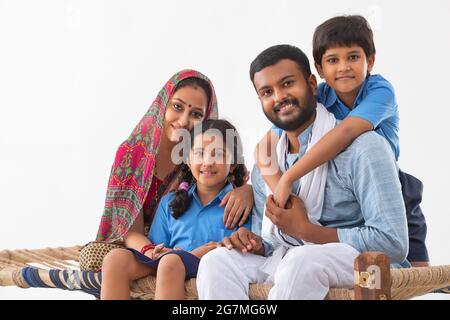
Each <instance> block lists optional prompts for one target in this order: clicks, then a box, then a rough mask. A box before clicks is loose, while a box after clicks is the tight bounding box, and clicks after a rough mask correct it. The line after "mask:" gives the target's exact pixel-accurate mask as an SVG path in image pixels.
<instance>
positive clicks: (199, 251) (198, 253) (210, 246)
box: [191, 241, 223, 259]
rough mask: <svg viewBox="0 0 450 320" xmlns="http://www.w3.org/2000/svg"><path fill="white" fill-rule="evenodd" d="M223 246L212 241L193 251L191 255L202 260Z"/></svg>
mask: <svg viewBox="0 0 450 320" xmlns="http://www.w3.org/2000/svg"><path fill="white" fill-rule="evenodd" d="M222 246H223V244H222V242H215V241H210V242H208V243H206V244H204V245H202V246H200V247H198V248H195V249H194V250H192V251H191V253H192V254H193V255H194V256H196V257H197V258H199V259H201V258H202V257H203V256H204V255H205V254H207V253H208V252H210V251H211V250H214V249H215V248H218V247H222Z"/></svg>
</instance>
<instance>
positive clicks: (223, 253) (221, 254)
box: [198, 247, 234, 274]
mask: <svg viewBox="0 0 450 320" xmlns="http://www.w3.org/2000/svg"><path fill="white" fill-rule="evenodd" d="M233 251H234V250H228V249H227V248H224V247H221V248H217V249H214V250H212V251H210V252H208V253H207V254H206V255H204V256H203V257H202V259H201V260H200V265H199V269H198V273H199V274H200V273H201V271H202V270H211V271H215V270H220V269H222V267H223V266H225V265H226V264H227V263H228V262H229V261H230V259H233V258H232V255H233Z"/></svg>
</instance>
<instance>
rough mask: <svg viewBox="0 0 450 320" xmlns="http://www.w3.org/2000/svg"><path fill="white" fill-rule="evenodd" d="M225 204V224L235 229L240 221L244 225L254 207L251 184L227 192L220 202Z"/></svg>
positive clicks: (228, 227) (240, 224) (221, 204)
mask: <svg viewBox="0 0 450 320" xmlns="http://www.w3.org/2000/svg"><path fill="white" fill-rule="evenodd" d="M225 204H227V205H226V207H225V213H224V215H223V224H224V225H225V227H226V228H227V229H233V228H234V227H235V226H236V225H237V224H238V223H239V226H242V225H243V224H244V223H245V221H246V220H247V218H248V215H249V214H250V212H251V211H252V208H253V188H252V186H251V185H249V184H245V185H243V186H241V187H238V188H236V189H234V190H232V191H230V192H228V193H227V194H226V196H225V197H224V198H223V200H222V202H221V203H220V205H219V206H220V207H222V206H224V205H225Z"/></svg>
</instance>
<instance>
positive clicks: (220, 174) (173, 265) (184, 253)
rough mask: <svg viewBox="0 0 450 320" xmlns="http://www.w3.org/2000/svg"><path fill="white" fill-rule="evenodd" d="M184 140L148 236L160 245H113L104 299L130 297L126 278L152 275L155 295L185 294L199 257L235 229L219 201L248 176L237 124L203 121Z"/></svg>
mask: <svg viewBox="0 0 450 320" xmlns="http://www.w3.org/2000/svg"><path fill="white" fill-rule="evenodd" d="M184 142H185V143H186V141H184ZM187 142H189V143H188V144H189V145H190V147H189V148H185V149H184V150H190V151H189V155H188V160H187V161H186V162H187V163H186V164H182V165H181V171H182V174H181V176H180V178H179V187H178V190H177V191H175V192H172V193H170V194H168V195H166V196H164V197H163V198H162V199H161V201H160V203H159V206H158V209H157V212H156V214H155V218H154V220H153V223H152V226H151V229H150V232H149V235H148V238H149V240H150V241H151V243H159V245H158V246H155V245H153V244H149V245H145V246H143V247H142V249H141V250H140V251H137V250H135V249H131V248H130V249H116V250H112V251H111V252H110V253H109V254H108V255H107V256H106V258H105V260H104V262H103V271H102V272H103V275H102V278H103V279H102V290H101V298H102V299H124V298H129V294H130V291H129V281H130V280H134V279H137V278H140V277H144V276H146V275H154V274H156V291H155V299H184V297H185V292H184V281H185V280H187V279H190V278H193V277H195V276H196V274H197V269H198V264H199V261H200V259H201V257H202V256H203V255H205V254H206V253H207V252H209V251H211V250H213V249H215V248H216V247H217V246H221V241H222V239H223V238H224V237H226V236H230V235H231V234H232V233H233V232H234V231H236V230H237V228H238V227H235V228H234V229H227V228H226V227H225V224H224V222H223V214H224V208H223V207H222V206H220V203H221V202H222V200H223V198H224V197H225V195H226V194H227V193H228V192H229V191H231V190H232V189H233V187H234V186H236V187H239V186H241V185H242V184H243V183H244V177H245V175H246V169H245V166H244V163H243V156H242V148H241V144H240V140H239V137H238V135H237V132H236V129H235V128H234V127H233V125H231V124H230V123H229V122H228V121H225V120H206V121H204V122H203V123H201V124H199V125H196V126H195V127H194V128H193V129H192V130H191V131H190V141H187ZM249 220H250V219H249ZM250 225H251V224H250V221H247V222H246V223H245V226H246V227H247V228H248V229H250ZM137 276H139V277H137Z"/></svg>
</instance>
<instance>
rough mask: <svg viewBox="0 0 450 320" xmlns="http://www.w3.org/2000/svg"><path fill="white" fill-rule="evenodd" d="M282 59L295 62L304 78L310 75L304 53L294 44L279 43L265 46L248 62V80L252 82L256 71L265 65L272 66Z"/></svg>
mask: <svg viewBox="0 0 450 320" xmlns="http://www.w3.org/2000/svg"><path fill="white" fill-rule="evenodd" d="M283 59H289V60H292V61H294V62H296V63H297V65H298V67H299V69H300V71H301V72H302V73H303V76H304V77H305V79H306V80H307V79H308V77H309V76H310V75H311V67H310V65H309V60H308V57H307V56H306V54H305V53H304V52H303V51H302V50H300V49H299V48H297V47H295V46H291V45H288V44H280V45H276V46H272V47H270V48H267V49H266V50H264V51H263V52H261V53H260V54H258V56H257V57H256V58H255V60H253V62H252V63H251V64H250V80H251V81H252V82H253V78H254V76H255V73H256V72H259V71H261V70H262V69H264V68H266V67H270V66H273V65H275V64H277V63H278V62H279V61H280V60H283Z"/></svg>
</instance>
